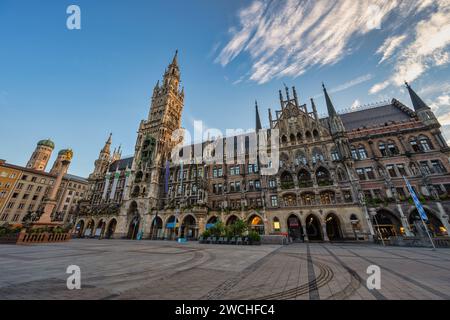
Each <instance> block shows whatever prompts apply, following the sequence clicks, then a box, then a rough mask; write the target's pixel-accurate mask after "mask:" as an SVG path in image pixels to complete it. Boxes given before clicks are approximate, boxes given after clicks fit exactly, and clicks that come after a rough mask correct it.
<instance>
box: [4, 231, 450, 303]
mask: <svg viewBox="0 0 450 320" xmlns="http://www.w3.org/2000/svg"><path fill="white" fill-rule="evenodd" d="M69 265H78V266H80V268H81V281H82V289H81V290H68V289H67V288H66V279H67V277H68V276H69V275H68V274H66V273H65V272H66V268H67V266H69ZM369 265H378V266H379V267H380V268H381V290H368V289H367V287H366V279H367V277H368V275H367V274H366V270H367V267H368V266H369ZM0 270H1V272H0V299H306V300H307V299H313V300H317V299H322V300H326V299H358V300H359V299H368V300H374V299H378V300H382V299H421V300H422V299H450V272H449V271H450V250H448V249H438V250H436V251H431V250H430V249H425V248H396V247H380V246H376V245H369V244H322V243H311V244H292V245H289V246H284V247H281V246H275V245H267V246H266V245H264V246H231V245H203V244H198V243H196V242H190V243H187V244H178V243H176V242H167V241H126V240H101V241H99V240H87V239H79V240H73V241H71V242H68V243H62V244H52V245H40V246H12V245H0Z"/></svg>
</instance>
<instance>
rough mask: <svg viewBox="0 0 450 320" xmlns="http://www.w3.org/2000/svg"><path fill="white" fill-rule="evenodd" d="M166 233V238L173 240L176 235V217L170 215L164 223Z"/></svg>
mask: <svg viewBox="0 0 450 320" xmlns="http://www.w3.org/2000/svg"><path fill="white" fill-rule="evenodd" d="M166 233H167V239H168V240H175V239H176V238H177V237H178V219H177V218H176V217H175V216H170V218H169V219H168V220H167V223H166Z"/></svg>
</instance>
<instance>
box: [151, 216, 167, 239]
mask: <svg viewBox="0 0 450 320" xmlns="http://www.w3.org/2000/svg"><path fill="white" fill-rule="evenodd" d="M163 233H164V231H163V221H162V219H161V217H155V218H154V219H153V221H152V226H151V227H150V239H152V240H157V239H162V238H163V237H164V234H163Z"/></svg>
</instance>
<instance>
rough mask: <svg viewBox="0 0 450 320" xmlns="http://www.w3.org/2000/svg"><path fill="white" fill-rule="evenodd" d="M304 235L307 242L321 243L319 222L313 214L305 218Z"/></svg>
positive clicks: (321, 236)
mask: <svg viewBox="0 0 450 320" xmlns="http://www.w3.org/2000/svg"><path fill="white" fill-rule="evenodd" d="M306 233H307V235H308V239H309V241H323V235H322V227H321V224H320V220H319V219H318V218H317V217H316V216H315V215H313V214H311V215H309V216H308V217H307V218H306Z"/></svg>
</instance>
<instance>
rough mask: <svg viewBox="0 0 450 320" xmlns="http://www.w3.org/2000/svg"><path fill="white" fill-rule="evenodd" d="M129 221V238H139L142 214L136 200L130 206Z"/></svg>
mask: <svg viewBox="0 0 450 320" xmlns="http://www.w3.org/2000/svg"><path fill="white" fill-rule="evenodd" d="M127 216H128V221H130V224H129V225H128V232H127V239H130V240H134V239H137V235H138V233H139V226H140V216H139V211H138V205H137V203H136V201H133V202H132V203H131V204H130V207H129V208H128V214H127Z"/></svg>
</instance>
